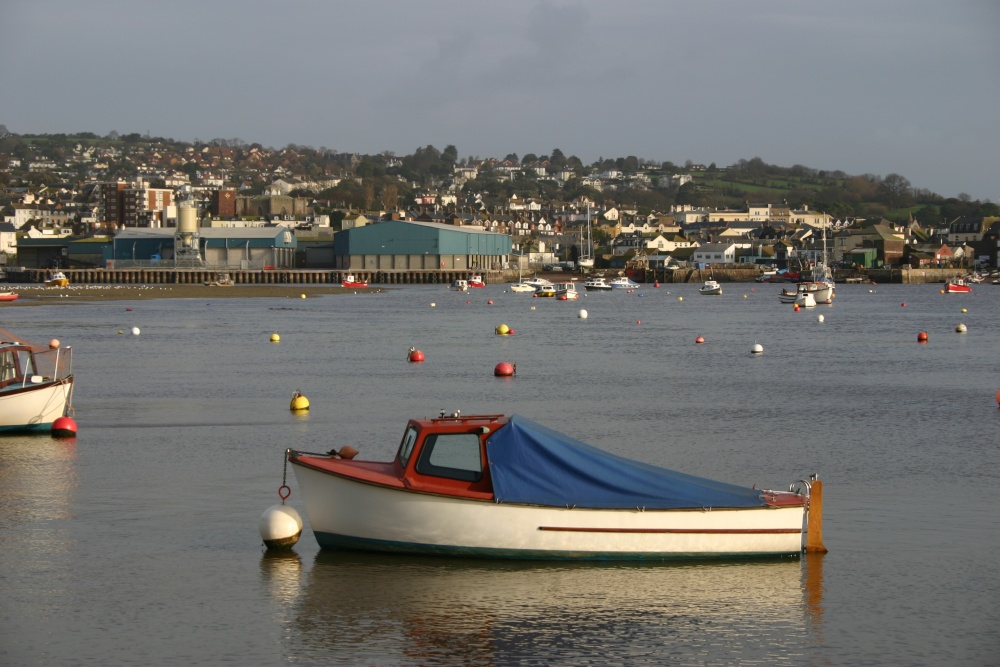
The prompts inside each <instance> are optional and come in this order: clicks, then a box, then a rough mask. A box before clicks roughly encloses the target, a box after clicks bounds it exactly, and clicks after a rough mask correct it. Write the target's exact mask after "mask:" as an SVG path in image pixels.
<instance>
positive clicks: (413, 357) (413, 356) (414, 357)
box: [406, 347, 424, 362]
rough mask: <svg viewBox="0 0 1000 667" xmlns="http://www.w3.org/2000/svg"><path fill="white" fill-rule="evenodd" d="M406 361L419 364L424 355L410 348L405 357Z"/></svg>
mask: <svg viewBox="0 0 1000 667" xmlns="http://www.w3.org/2000/svg"><path fill="white" fill-rule="evenodd" d="M406 359H407V361H414V362H420V361H423V360H424V353H423V352H421V351H420V350H418V349H417V348H415V347H411V348H410V353H409V355H407V357H406Z"/></svg>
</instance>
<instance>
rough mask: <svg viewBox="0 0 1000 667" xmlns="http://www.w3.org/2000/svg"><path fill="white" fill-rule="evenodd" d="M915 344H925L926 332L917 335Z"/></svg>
mask: <svg viewBox="0 0 1000 667" xmlns="http://www.w3.org/2000/svg"><path fill="white" fill-rule="evenodd" d="M917 342H918V343H926V342H927V332H926V331H921V332H920V333H918V334H917Z"/></svg>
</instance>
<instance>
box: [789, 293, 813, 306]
mask: <svg viewBox="0 0 1000 667" xmlns="http://www.w3.org/2000/svg"><path fill="white" fill-rule="evenodd" d="M794 303H795V305H796V306H798V307H799V308H815V307H816V297H814V296H813V295H812V292H799V295H798V296H797V297H795V302H794Z"/></svg>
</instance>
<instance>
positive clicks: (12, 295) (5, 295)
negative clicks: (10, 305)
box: [0, 292, 18, 301]
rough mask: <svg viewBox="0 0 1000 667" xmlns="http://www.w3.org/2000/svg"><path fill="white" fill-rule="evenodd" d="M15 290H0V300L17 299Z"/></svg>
mask: <svg viewBox="0 0 1000 667" xmlns="http://www.w3.org/2000/svg"><path fill="white" fill-rule="evenodd" d="M17 297H18V295H17V292H0V301H17Z"/></svg>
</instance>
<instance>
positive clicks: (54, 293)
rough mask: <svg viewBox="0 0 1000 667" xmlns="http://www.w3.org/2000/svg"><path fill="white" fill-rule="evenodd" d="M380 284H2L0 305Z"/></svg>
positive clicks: (273, 294)
mask: <svg viewBox="0 0 1000 667" xmlns="http://www.w3.org/2000/svg"><path fill="white" fill-rule="evenodd" d="M384 291H385V290H384V289H383V288H381V287H368V288H349V287H341V286H340V285H235V286H232V287H216V286H207V285H68V286H67V287H45V286H44V285H3V284H0V293H3V292H13V293H14V294H17V295H18V298H17V300H16V301H5V302H0V307H4V308H10V307H16V306H44V305H51V304H53V303H59V304H67V303H85V302H88V301H134V300H144V299H253V298H260V297H269V298H287V299H301V298H302V297H303V295H304V296H305V297H306V298H312V297H317V296H326V295H329V294H377V293H381V292H384Z"/></svg>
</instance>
